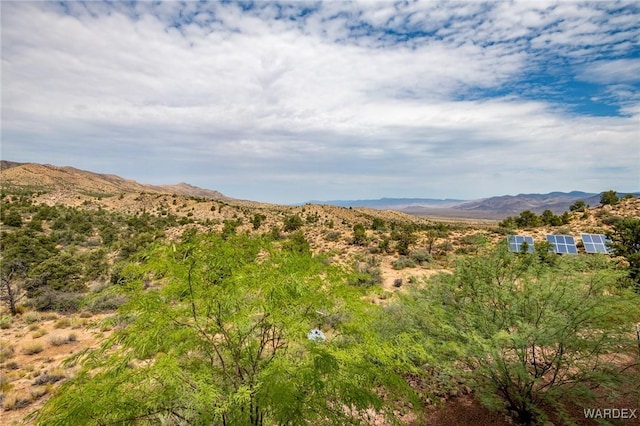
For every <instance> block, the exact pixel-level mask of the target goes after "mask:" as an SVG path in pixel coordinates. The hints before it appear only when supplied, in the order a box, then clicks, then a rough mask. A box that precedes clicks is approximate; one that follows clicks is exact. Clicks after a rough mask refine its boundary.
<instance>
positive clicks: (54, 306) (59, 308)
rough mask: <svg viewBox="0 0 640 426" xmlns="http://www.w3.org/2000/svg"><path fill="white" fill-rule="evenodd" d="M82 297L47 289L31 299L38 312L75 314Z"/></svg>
mask: <svg viewBox="0 0 640 426" xmlns="http://www.w3.org/2000/svg"><path fill="white" fill-rule="evenodd" d="M81 302H82V295H81V294H78V293H72V292H65V291H55V290H52V289H48V290H45V291H42V292H40V293H39V294H38V295H37V296H36V297H34V298H33V299H31V304H32V306H33V307H34V308H35V309H37V310H38V311H56V312H67V313H68V312H76V311H77V310H78V309H79V308H80V304H81Z"/></svg>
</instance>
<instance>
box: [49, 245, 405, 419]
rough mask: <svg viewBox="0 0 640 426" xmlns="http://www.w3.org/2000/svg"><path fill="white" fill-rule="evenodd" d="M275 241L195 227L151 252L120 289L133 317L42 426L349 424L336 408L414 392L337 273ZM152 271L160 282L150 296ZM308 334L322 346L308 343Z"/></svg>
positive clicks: (367, 310)
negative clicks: (146, 281) (316, 333)
mask: <svg viewBox="0 0 640 426" xmlns="http://www.w3.org/2000/svg"><path fill="white" fill-rule="evenodd" d="M277 246H278V245H277V244H274V243H271V242H269V241H268V240H267V239H255V238H250V237H248V236H245V235H239V236H230V237H229V238H228V239H227V240H224V239H222V237H221V236H218V235H195V236H193V238H191V239H190V240H189V241H186V242H182V243H176V244H172V245H162V246H158V247H157V248H155V249H153V250H152V251H150V252H149V253H148V255H146V256H144V258H145V259H147V260H146V261H145V262H144V263H139V264H137V265H132V267H133V268H136V269H138V270H139V272H138V273H137V274H129V276H131V277H132V278H131V280H132V282H128V283H127V284H126V288H128V289H129V291H128V295H127V297H128V300H129V301H128V302H127V303H126V304H125V305H123V306H122V307H121V308H120V315H121V317H122V318H123V319H126V321H127V324H128V325H126V326H125V327H123V328H121V329H119V330H116V331H115V333H114V334H113V336H112V337H111V338H110V339H109V340H108V341H107V342H106V343H105V345H104V346H103V347H102V348H101V349H100V350H97V351H94V352H91V353H89V354H87V355H86V356H84V357H81V360H82V361H83V365H84V368H83V370H82V371H81V372H80V373H79V374H78V375H77V376H76V377H75V378H73V379H71V380H69V381H67V382H65V383H64V384H63V385H62V387H61V389H60V391H59V392H57V393H56V394H55V395H54V396H53V397H52V398H51V399H50V400H49V401H48V403H47V404H46V405H45V406H44V407H43V408H42V409H41V410H40V411H39V412H38V413H37V418H36V421H37V422H38V424H43V425H67V424H69V425H82V424H149V423H158V424H190V425H210V424H225V425H234V424H236V425H267V424H291V425H295V424H299V425H306V424H318V425H322V424H326V425H331V424H346V423H350V422H354V423H355V422H356V419H355V418H354V417H353V415H352V414H350V413H349V412H347V410H344V409H343V407H349V408H350V410H351V411H352V412H353V413H359V415H360V418H362V416H363V414H364V413H365V411H366V410H368V409H373V410H378V411H380V412H382V411H384V412H386V413H391V412H392V410H390V409H387V410H385V401H384V400H383V399H382V398H381V396H380V395H381V393H380V391H381V390H384V389H386V391H384V392H385V393H387V394H389V395H394V398H405V397H408V396H410V394H411V392H410V390H409V388H408V386H407V385H406V384H405V383H404V381H402V380H401V378H400V374H401V372H402V371H403V368H404V363H403V361H402V360H399V359H398V358H397V356H396V355H395V354H396V351H395V350H394V347H393V346H392V344H391V343H392V342H387V341H382V340H380V338H379V335H378V334H377V333H376V330H375V328H374V327H373V326H372V325H373V324H374V321H375V320H376V318H377V317H378V315H379V312H380V309H379V308H378V307H376V306H373V305H371V304H368V303H366V302H365V301H363V300H362V298H361V293H360V291H359V290H357V289H353V288H350V287H348V286H345V285H344V283H343V282H342V278H341V277H342V276H343V275H344V271H342V270H341V269H338V268H336V267H332V266H330V265H327V264H326V263H325V262H323V261H322V260H321V259H316V258H314V257H312V256H310V255H309V254H308V253H300V252H299V251H296V250H279V249H278V248H277ZM158 271H161V272H162V273H161V275H162V276H163V277H164V278H162V286H160V287H158V288H157V289H154V290H153V291H150V290H145V289H144V285H143V278H142V277H146V276H149V275H153V276H155V275H157V274H158ZM136 276H137V277H140V278H135V277H136ZM312 328H320V329H322V330H323V331H324V333H325V334H326V336H327V340H326V341H325V342H313V341H310V340H308V339H307V333H308V332H309V330H311V329H312ZM115 348H118V350H116V351H114V350H113V349H115Z"/></svg>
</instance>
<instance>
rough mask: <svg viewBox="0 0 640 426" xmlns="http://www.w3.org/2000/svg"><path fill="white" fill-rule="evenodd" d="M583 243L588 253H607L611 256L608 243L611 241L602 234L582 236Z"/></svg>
mask: <svg viewBox="0 0 640 426" xmlns="http://www.w3.org/2000/svg"><path fill="white" fill-rule="evenodd" d="M580 237H581V238H582V243H583V244H584V251H586V252H587V253H606V254H609V253H610V252H609V247H607V243H609V242H610V240H609V239H608V238H607V237H606V236H605V235H602V234H580Z"/></svg>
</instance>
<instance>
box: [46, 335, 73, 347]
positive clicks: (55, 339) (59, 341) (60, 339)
mask: <svg viewBox="0 0 640 426" xmlns="http://www.w3.org/2000/svg"><path fill="white" fill-rule="evenodd" d="M68 343H70V341H69V339H68V338H67V337H64V336H52V337H51V338H50V339H49V344H50V345H51V346H62V345H66V344H68Z"/></svg>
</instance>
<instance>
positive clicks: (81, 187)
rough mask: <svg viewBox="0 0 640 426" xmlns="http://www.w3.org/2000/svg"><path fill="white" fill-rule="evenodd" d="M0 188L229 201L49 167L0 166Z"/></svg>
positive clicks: (184, 188) (190, 189)
mask: <svg viewBox="0 0 640 426" xmlns="http://www.w3.org/2000/svg"><path fill="white" fill-rule="evenodd" d="M2 186H3V187H7V186H17V187H21V188H24V189H29V190H32V191H51V190H57V191H64V190H68V191H74V192H78V193H85V194H102V195H105V196H109V195H116V194H126V193H133V192H150V193H160V194H180V195H186V196H193V197H203V198H211V199H215V200H230V198H229V197H226V196H224V195H223V194H221V193H220V192H218V191H213V190H209V189H202V188H198V187H195V186H192V185H189V184H186V183H180V184H177V185H145V184H141V183H138V182H136V181H134V180H129V179H124V178H122V177H120V176H116V175H112V174H100V173H94V172H89V171H86V170H80V169H76V168H74V167H58V166H53V165H50V164H35V163H13V162H9V161H3V162H2Z"/></svg>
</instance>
